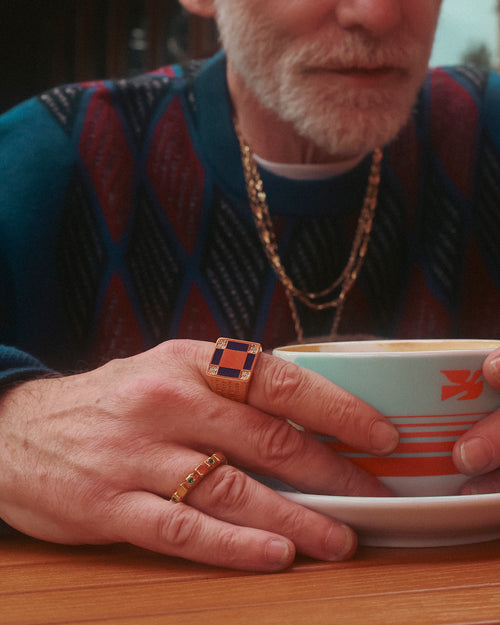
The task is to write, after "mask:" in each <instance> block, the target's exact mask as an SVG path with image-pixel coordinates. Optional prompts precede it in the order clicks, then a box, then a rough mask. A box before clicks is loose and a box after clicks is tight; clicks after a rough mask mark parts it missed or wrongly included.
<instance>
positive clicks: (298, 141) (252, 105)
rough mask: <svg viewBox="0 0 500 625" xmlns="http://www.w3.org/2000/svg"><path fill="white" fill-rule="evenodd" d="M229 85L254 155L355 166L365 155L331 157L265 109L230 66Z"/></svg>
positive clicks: (245, 135) (233, 102) (288, 161)
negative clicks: (354, 163) (353, 164)
mask: <svg viewBox="0 0 500 625" xmlns="http://www.w3.org/2000/svg"><path fill="white" fill-rule="evenodd" d="M227 82H228V88H229V93H230V95H231V100H232V104H233V107H234V114H235V116H236V118H237V119H238V125H239V128H240V131H241V133H242V134H243V136H244V137H245V140H246V142H247V143H248V145H249V146H250V148H251V150H252V152H254V153H255V154H258V155H259V156H260V157H261V158H263V159H265V160H267V161H271V162H275V163H288V164H294V165H296V164H302V163H309V164H314V163H338V164H339V167H342V164H343V163H345V164H346V167H347V166H352V163H353V162H357V161H359V160H361V159H362V158H363V157H364V156H365V155H364V154H330V153H329V152H326V151H325V150H323V149H322V148H319V147H318V146H317V145H315V144H314V143H312V141H310V140H308V139H306V138H304V137H302V136H300V135H299V134H298V133H297V132H296V130H295V128H294V127H293V125H292V124H291V123H290V122H287V121H284V120H282V119H280V118H279V117H278V115H277V114H276V113H274V112H273V111H271V110H269V109H267V108H264V107H263V106H262V105H261V104H260V102H259V100H258V99H257V97H256V96H255V94H254V93H253V92H252V91H251V90H250V89H249V88H248V87H247V85H246V83H245V82H244V80H243V79H242V78H241V77H240V76H239V75H238V74H237V73H236V72H235V71H233V70H232V68H231V66H230V65H229V64H228V68H227Z"/></svg>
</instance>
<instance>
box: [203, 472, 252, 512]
mask: <svg viewBox="0 0 500 625" xmlns="http://www.w3.org/2000/svg"><path fill="white" fill-rule="evenodd" d="M213 476H214V478H215V477H217V480H214V482H215V483H214V484H213V486H212V490H211V491H210V505H211V506H215V509H217V510H219V511H220V510H231V511H233V512H234V511H235V510H237V509H239V508H244V507H245V505H246V504H247V502H248V494H247V490H248V478H247V476H246V475H245V474H244V473H242V472H241V471H238V469H236V468H235V467H232V466H229V465H227V466H224V467H220V469H218V470H217V472H216V473H214V474H213Z"/></svg>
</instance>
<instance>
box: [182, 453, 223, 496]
mask: <svg viewBox="0 0 500 625" xmlns="http://www.w3.org/2000/svg"><path fill="white" fill-rule="evenodd" d="M226 462H227V459H226V456H225V455H224V454H222V453H221V452H220V451H218V452H217V453H215V454H212V455H211V456H209V457H208V458H207V459H206V460H204V461H203V462H202V463H200V464H199V465H198V466H197V467H196V469H195V470H194V471H193V472H192V473H190V474H189V475H188V476H187V477H186V479H185V480H183V481H182V482H181V483H180V484H179V486H177V490H176V491H175V493H174V494H173V495H172V497H170V501H172V502H173V503H180V502H181V501H182V500H183V499H184V497H185V496H186V495H187V493H188V491H189V490H191V488H193V486H195V485H196V484H199V483H200V482H201V480H202V479H203V478H204V477H206V476H207V475H208V474H209V473H211V472H212V471H213V470H214V469H216V468H217V467H218V466H219V465H221V464H226Z"/></svg>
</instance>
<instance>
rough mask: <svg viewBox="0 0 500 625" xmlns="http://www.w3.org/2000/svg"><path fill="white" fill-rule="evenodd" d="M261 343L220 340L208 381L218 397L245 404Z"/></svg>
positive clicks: (208, 370)
mask: <svg viewBox="0 0 500 625" xmlns="http://www.w3.org/2000/svg"><path fill="white" fill-rule="evenodd" d="M261 351H262V347H261V346H260V343H249V342H248V341H238V340H236V339H225V338H220V339H218V340H217V343H216V344H215V350H214V353H213V354H212V359H211V360H210V364H209V365H208V368H207V373H206V377H207V381H208V383H209V385H210V388H211V389H212V390H213V391H215V392H216V393H217V394H218V395H222V396H223V397H227V398H228V399H234V400H235V401H239V402H243V403H245V402H246V400H247V396H248V389H249V388H250V380H251V379H252V373H253V369H254V367H255V363H256V362H257V356H258V355H259V354H260V352H261Z"/></svg>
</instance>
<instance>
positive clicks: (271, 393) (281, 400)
mask: <svg viewBox="0 0 500 625" xmlns="http://www.w3.org/2000/svg"><path fill="white" fill-rule="evenodd" d="M183 343H184V345H183V347H187V345H188V344H187V343H186V342H183ZM213 348H214V346H213V344H211V343H199V342H198V343H196V344H195V342H192V343H191V347H187V349H188V350H189V352H190V353H189V354H188V355H187V358H188V359H189V360H190V361H191V362H193V361H194V362H196V363H197V366H198V372H199V375H201V376H202V377H203V379H204V375H205V371H206V368H207V364H208V362H209V360H210V357H211V355H212V352H213ZM248 404H250V405H251V406H254V407H255V408H258V409H259V410H261V411H263V412H265V413H268V414H270V415H273V416H274V417H280V418H282V419H289V420H290V421H293V422H295V423H297V424H299V425H301V426H303V427H304V428H306V429H307V430H310V431H313V432H320V433H322V434H327V435H331V436H337V437H338V438H340V439H341V440H342V441H343V442H345V443H348V444H349V445H352V446H354V447H357V448H359V449H363V450H364V451H367V452H369V453H373V454H378V455H384V454H388V453H391V452H392V451H393V450H394V449H395V448H396V446H397V444H398V442H399V435H398V432H397V429H396V428H395V427H394V426H393V425H392V424H391V423H390V422H389V421H388V420H387V419H386V418H385V417H384V416H383V415H381V414H380V413H379V412H378V411H377V410H375V409H374V408H373V407H372V406H370V405H369V404H367V403H366V402H364V401H362V400H360V399H358V398H357V397H355V396H354V395H351V394H350V393H348V392H347V391H345V390H343V389H342V388H340V387H338V386H336V385H335V384H333V383H332V382H330V381H328V380H326V379H325V378H324V377H323V376H321V375H319V374H317V373H315V372H313V371H309V370H307V369H304V368H302V367H298V366H296V365H294V364H293V363H290V362H287V361H285V360H282V359H281V358H277V357H275V356H271V355H270V354H266V353H262V354H260V356H259V358H258V360H257V363H256V365H255V369H254V373H253V377H252V381H251V383H250V390H249V394H248Z"/></svg>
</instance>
